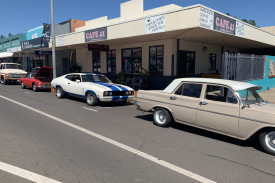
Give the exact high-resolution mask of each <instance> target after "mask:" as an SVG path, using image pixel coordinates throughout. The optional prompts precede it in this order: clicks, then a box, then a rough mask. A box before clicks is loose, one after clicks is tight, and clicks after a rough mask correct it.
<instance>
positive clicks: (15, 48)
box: [7, 46, 22, 53]
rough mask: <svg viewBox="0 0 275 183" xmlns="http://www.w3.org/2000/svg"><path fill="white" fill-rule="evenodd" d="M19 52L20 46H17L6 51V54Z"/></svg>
mask: <svg viewBox="0 0 275 183" xmlns="http://www.w3.org/2000/svg"><path fill="white" fill-rule="evenodd" d="M19 51H22V49H21V46H17V47H13V48H8V49H7V52H9V53H14V52H19Z"/></svg>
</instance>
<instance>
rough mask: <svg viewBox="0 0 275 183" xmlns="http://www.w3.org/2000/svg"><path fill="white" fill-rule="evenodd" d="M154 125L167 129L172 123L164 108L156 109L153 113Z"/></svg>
mask: <svg viewBox="0 0 275 183" xmlns="http://www.w3.org/2000/svg"><path fill="white" fill-rule="evenodd" d="M153 116H154V124H155V125H157V126H161V127H168V126H169V125H171V123H172V118H171V115H170V113H169V112H168V111H167V110H166V109H164V108H156V109H155V111H154V115H153Z"/></svg>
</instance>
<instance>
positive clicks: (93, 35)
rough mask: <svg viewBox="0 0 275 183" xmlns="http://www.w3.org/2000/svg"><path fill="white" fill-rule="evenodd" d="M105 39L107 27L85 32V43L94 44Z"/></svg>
mask: <svg viewBox="0 0 275 183" xmlns="http://www.w3.org/2000/svg"><path fill="white" fill-rule="evenodd" d="M106 39H107V27H102V28H98V29H92V30H88V31H85V42H86V43H88V42H96V41H102V40H106Z"/></svg>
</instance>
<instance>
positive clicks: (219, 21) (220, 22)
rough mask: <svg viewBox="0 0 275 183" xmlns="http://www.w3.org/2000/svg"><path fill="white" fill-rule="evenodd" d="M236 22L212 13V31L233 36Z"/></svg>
mask: <svg viewBox="0 0 275 183" xmlns="http://www.w3.org/2000/svg"><path fill="white" fill-rule="evenodd" d="M235 28H236V20H234V19H231V18H228V17H226V16H223V15H221V14H218V13H214V30H217V31H220V32H224V33H227V34H231V35H235Z"/></svg>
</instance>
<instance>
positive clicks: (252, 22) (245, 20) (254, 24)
mask: <svg viewBox="0 0 275 183" xmlns="http://www.w3.org/2000/svg"><path fill="white" fill-rule="evenodd" d="M226 15H228V16H231V17H233V16H232V15H231V14H230V13H226ZM234 18H237V17H236V16H234ZM238 19H241V18H238ZM241 20H242V21H243V22H246V23H248V24H251V25H253V26H256V27H260V26H258V25H257V24H256V21H255V20H251V19H250V20H247V19H246V18H244V19H241Z"/></svg>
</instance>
